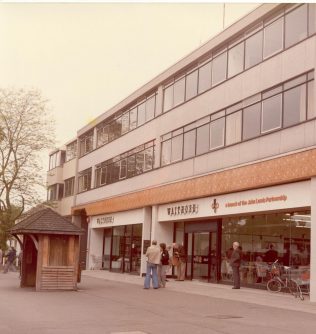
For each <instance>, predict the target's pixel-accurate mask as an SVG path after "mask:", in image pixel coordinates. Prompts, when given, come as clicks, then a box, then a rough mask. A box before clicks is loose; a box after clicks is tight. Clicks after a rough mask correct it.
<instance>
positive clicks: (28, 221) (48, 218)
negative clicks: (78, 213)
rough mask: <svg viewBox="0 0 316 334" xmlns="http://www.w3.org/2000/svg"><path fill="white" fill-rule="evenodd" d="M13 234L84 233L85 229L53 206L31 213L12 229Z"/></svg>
mask: <svg viewBox="0 0 316 334" xmlns="http://www.w3.org/2000/svg"><path fill="white" fill-rule="evenodd" d="M10 233H11V234H29V233H35V234H70V235H79V234H83V230H82V229H81V228H79V227H78V226H76V225H74V224H73V223H71V222H70V221H69V220H67V219H66V218H64V217H63V216H61V215H59V214H58V213H57V212H55V211H54V210H52V209H51V208H44V209H42V210H39V211H37V212H35V213H33V214H31V215H28V216H27V217H26V218H25V219H23V220H22V221H20V222H19V223H18V224H16V225H15V226H13V227H12V228H11V229H10Z"/></svg>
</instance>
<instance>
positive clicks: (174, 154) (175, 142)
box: [171, 135, 183, 162]
mask: <svg viewBox="0 0 316 334" xmlns="http://www.w3.org/2000/svg"><path fill="white" fill-rule="evenodd" d="M182 149H183V135H179V136H176V137H173V138H172V140H171V161H172V162H174V161H179V160H182Z"/></svg>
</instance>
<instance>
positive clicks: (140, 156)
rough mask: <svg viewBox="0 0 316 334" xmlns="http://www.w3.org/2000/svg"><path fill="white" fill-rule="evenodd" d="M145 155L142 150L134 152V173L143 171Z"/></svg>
mask: <svg viewBox="0 0 316 334" xmlns="http://www.w3.org/2000/svg"><path fill="white" fill-rule="evenodd" d="M144 162H145V155H144V151H141V152H138V153H136V175H138V174H141V173H143V172H144Z"/></svg>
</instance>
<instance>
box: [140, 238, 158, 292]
mask: <svg viewBox="0 0 316 334" xmlns="http://www.w3.org/2000/svg"><path fill="white" fill-rule="evenodd" d="M146 257H147V270H146V277H145V282H144V289H149V288H150V277H152V285H153V288H154V289H158V288H159V283H158V273H157V267H158V264H159V263H160V247H159V246H157V241H156V240H153V241H152V243H151V246H149V247H148V248H147V251H146Z"/></svg>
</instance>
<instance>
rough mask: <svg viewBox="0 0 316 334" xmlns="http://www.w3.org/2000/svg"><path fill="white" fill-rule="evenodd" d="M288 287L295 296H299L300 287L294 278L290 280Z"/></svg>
mask: <svg viewBox="0 0 316 334" xmlns="http://www.w3.org/2000/svg"><path fill="white" fill-rule="evenodd" d="M288 288H289V290H290V292H291V294H292V295H293V296H294V297H295V298H297V297H298V296H299V288H298V285H297V283H296V282H295V281H294V280H292V279H290V280H289V282H288Z"/></svg>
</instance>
